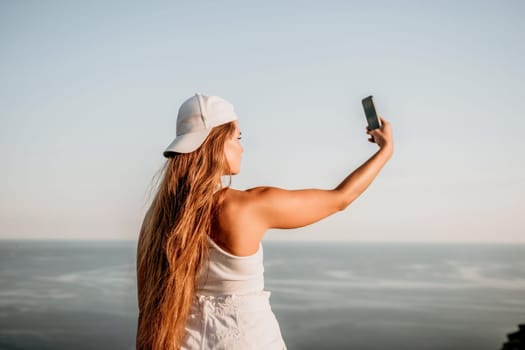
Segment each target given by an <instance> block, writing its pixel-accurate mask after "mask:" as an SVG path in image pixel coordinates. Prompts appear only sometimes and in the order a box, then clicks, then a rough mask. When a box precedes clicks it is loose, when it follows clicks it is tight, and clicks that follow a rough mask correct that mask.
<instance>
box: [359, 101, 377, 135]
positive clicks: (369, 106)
mask: <svg viewBox="0 0 525 350" xmlns="http://www.w3.org/2000/svg"><path fill="white" fill-rule="evenodd" d="M372 98H373V96H368V97H366V98H364V99H362V100H361V103H362V104H363V109H364V110H365V115H366V120H367V122H368V128H369V129H370V130H374V129H379V128H380V127H381V121H380V120H379V118H378V117H377V113H376V108H375V106H374V100H373V99H372Z"/></svg>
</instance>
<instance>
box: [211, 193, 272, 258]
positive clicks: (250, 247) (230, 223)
mask: <svg viewBox="0 0 525 350" xmlns="http://www.w3.org/2000/svg"><path fill="white" fill-rule="evenodd" d="M222 191H224V192H223V193H222V196H221V197H222V200H221V202H220V205H219V210H218V212H217V221H216V223H217V227H216V232H215V235H216V236H219V237H220V238H219V240H221V241H222V242H224V245H225V246H226V248H227V250H228V251H230V252H231V253H233V254H235V255H239V256H244V255H251V254H252V253H254V252H256V251H257V249H258V247H259V242H260V241H261V239H262V238H263V236H264V233H265V229H264V227H262V226H260V225H258V224H257V221H256V220H254V218H253V213H252V211H251V208H250V202H251V201H252V200H253V198H252V197H253V193H249V191H248V190H237V189H233V188H227V189H224V190H222Z"/></svg>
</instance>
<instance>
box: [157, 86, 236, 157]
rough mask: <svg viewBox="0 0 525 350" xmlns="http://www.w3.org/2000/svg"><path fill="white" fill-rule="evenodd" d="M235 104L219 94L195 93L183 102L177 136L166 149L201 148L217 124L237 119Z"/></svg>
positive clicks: (176, 150)
mask: <svg viewBox="0 0 525 350" xmlns="http://www.w3.org/2000/svg"><path fill="white" fill-rule="evenodd" d="M237 119H238V117H237V114H236V113H235V111H234V107H233V105H232V104H231V103H230V102H228V101H226V100H225V99H223V98H221V97H218V96H208V95H203V94H200V93H195V95H193V96H192V97H190V98H188V99H187V100H186V101H184V102H183V103H182V105H181V106H180V108H179V114H178V116H177V128H176V137H175V139H174V140H173V142H172V143H170V145H169V146H168V148H166V150H165V151H164V157H166V158H168V157H169V153H170V152H177V153H190V152H193V151H195V150H196V149H197V148H199V146H200V145H202V143H203V142H204V140H206V137H207V136H208V134H209V133H210V131H211V129H212V128H213V127H215V126H219V125H222V124H226V123H228V122H231V121H234V120H237Z"/></svg>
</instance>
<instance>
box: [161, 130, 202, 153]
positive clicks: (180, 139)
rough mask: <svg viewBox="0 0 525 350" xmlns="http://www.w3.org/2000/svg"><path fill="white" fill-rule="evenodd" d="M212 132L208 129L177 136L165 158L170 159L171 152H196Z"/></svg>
mask: <svg viewBox="0 0 525 350" xmlns="http://www.w3.org/2000/svg"><path fill="white" fill-rule="evenodd" d="M210 131H211V130H208V129H207V130H202V131H198V132H193V133H191V134H184V135H180V136H177V137H176V138H175V140H173V142H171V143H170V145H169V146H168V148H166V150H165V151H164V157H168V153H169V152H177V153H190V152H193V151H195V150H196V149H197V148H199V146H200V145H202V143H203V142H204V140H206V137H207V136H208V134H209V133H210Z"/></svg>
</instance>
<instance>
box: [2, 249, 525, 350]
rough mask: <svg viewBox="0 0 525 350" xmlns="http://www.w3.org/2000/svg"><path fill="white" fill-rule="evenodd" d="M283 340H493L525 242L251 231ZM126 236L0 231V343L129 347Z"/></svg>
mask: <svg viewBox="0 0 525 350" xmlns="http://www.w3.org/2000/svg"><path fill="white" fill-rule="evenodd" d="M263 251H264V259H265V262H264V266H265V289H266V290H269V291H271V296H270V303H271V305H272V309H273V311H274V313H275V315H276V317H277V319H278V321H279V324H280V327H281V333H282V335H283V338H284V340H285V342H286V344H287V347H288V349H289V350H294V349H323V350H329V349H358V350H379V349H404V350H412V349H414V350H415V349H417V350H425V349H426V350H446V349H454V350H462V349H471V350H489V349H490V350H495V349H501V348H502V345H503V343H504V342H505V341H507V335H508V334H509V333H513V332H516V331H517V330H518V325H519V324H523V323H525V245H523V244H445V243H435V244H428V243H424V244H423V243H352V242H349V243H343V242H312V241H301V242H291V241H286V242H282V241H279V242H277V241H263ZM135 259H136V241H77V240H75V241H58V240H52V241H50V240H48V241H37V240H35V241H28V240H0V349H6V350H7V349H9V350H14V349H17V350H18V349H39V350H43V349H57V350H61V349H97V350H102V349H134V348H135V334H136V326H137V310H138V309H137V291H136V274H135V261H136V260H135Z"/></svg>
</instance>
